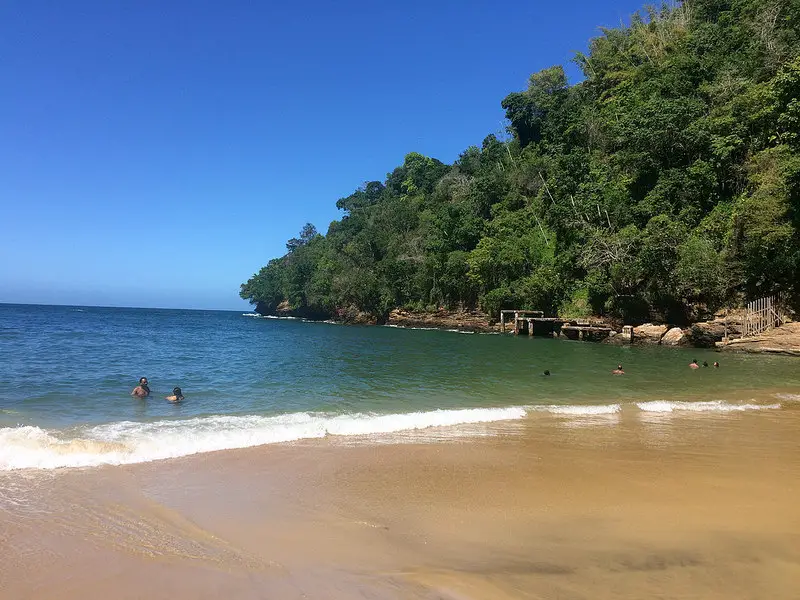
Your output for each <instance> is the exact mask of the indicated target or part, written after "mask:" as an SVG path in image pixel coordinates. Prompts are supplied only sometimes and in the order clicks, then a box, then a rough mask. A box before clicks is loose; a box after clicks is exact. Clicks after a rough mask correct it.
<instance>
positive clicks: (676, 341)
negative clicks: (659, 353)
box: [661, 327, 686, 346]
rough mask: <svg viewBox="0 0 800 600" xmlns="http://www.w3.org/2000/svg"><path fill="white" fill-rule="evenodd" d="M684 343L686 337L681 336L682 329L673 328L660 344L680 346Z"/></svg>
mask: <svg viewBox="0 0 800 600" xmlns="http://www.w3.org/2000/svg"><path fill="white" fill-rule="evenodd" d="M685 343H686V336H685V335H684V334H683V329H681V328H680V327H673V328H672V329H670V330H669V331H667V333H665V334H664V337H662V338H661V344H662V345H663V346H681V345H682V344H685Z"/></svg>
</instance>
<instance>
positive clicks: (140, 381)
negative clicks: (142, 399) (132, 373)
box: [139, 377, 147, 387]
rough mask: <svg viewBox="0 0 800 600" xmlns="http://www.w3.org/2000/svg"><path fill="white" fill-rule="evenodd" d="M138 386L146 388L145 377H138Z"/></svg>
mask: <svg viewBox="0 0 800 600" xmlns="http://www.w3.org/2000/svg"><path fill="white" fill-rule="evenodd" d="M139 385H141V386H144V387H147V377H139Z"/></svg>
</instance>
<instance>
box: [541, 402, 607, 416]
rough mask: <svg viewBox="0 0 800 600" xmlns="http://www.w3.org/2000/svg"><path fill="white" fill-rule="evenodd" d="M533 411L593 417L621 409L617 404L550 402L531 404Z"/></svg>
mask: <svg viewBox="0 0 800 600" xmlns="http://www.w3.org/2000/svg"><path fill="white" fill-rule="evenodd" d="M529 408H530V409H531V410H533V411H539V412H548V413H551V414H554V415H565V416H571V417H593V416H596V415H613V414H616V413H618V412H620V411H621V410H622V406H621V405H619V404H589V405H577V404H567V405H561V404H550V405H547V406H531V407H529Z"/></svg>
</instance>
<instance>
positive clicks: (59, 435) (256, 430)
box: [0, 406, 527, 471]
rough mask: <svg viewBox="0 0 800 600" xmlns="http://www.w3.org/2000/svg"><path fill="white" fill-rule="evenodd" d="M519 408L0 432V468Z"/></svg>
mask: <svg viewBox="0 0 800 600" xmlns="http://www.w3.org/2000/svg"><path fill="white" fill-rule="evenodd" d="M526 414H527V412H526V410H525V409H524V408H522V407H514V406H512V407H507V408H470V409H460V410H433V411H428V412H415V413H406V414H391V415H371V414H349V415H329V414H322V413H291V414H285V415H276V416H269V417H267V416H256V415H253V416H211V417H196V418H193V419H186V420H180V421H176V420H166V421H154V422H150V423H138V422H133V421H122V422H117V423H109V424H106V425H98V426H94V427H87V428H82V429H80V430H77V431H73V432H71V433H70V434H67V433H66V432H60V431H55V430H45V429H41V428H39V427H34V426H23V427H5V428H0V471H10V470H16V469H30V468H38V469H56V468H61V467H90V466H99V465H121V464H131V463H139V462H148V461H153V460H160V459H165V458H177V457H180V456H188V455H190V454H198V453H201V452H213V451H215V450H230V449H234V448H247V447H251V446H261V445H264V444H275V443H280V442H290V441H294V440H301V439H313V438H322V437H325V436H326V435H335V436H359V435H370V434H385V433H396V432H401V431H412V430H417V429H427V428H429V427H443V426H451V425H462V424H469V423H490V422H494V421H507V420H512V419H521V418H524V417H525V416H526Z"/></svg>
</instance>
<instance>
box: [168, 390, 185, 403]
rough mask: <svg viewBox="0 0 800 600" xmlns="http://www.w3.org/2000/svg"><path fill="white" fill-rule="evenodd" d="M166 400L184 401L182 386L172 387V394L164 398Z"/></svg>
mask: <svg viewBox="0 0 800 600" xmlns="http://www.w3.org/2000/svg"><path fill="white" fill-rule="evenodd" d="M164 400H169V401H170V402H183V392H182V391H181V388H179V387H176V388H172V396H167V397H166V398H164Z"/></svg>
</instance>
